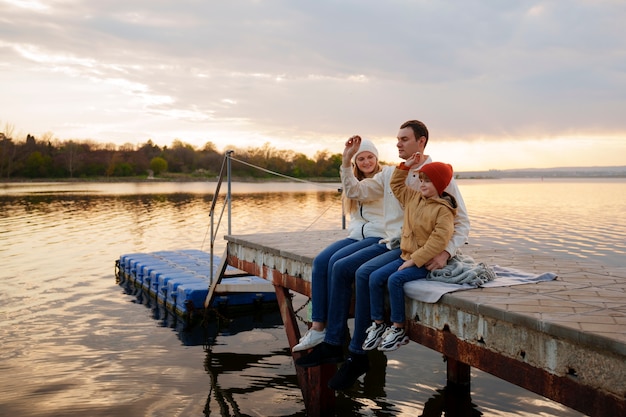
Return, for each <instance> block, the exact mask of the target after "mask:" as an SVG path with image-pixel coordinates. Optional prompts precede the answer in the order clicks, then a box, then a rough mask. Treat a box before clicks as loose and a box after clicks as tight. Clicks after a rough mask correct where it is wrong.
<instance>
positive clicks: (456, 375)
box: [446, 356, 472, 390]
mask: <svg viewBox="0 0 626 417" xmlns="http://www.w3.org/2000/svg"><path fill="white" fill-rule="evenodd" d="M446 369H447V372H448V376H447V382H448V385H450V384H452V385H454V386H455V387H458V388H461V387H462V388H467V389H468V390H469V388H470V378H471V376H470V374H471V369H472V368H471V367H470V366H469V365H468V364H466V363H463V362H461V361H458V360H456V359H454V358H451V357H449V356H447V357H446Z"/></svg>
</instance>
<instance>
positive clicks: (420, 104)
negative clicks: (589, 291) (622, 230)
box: [0, 0, 626, 171]
mask: <svg viewBox="0 0 626 417" xmlns="http://www.w3.org/2000/svg"><path fill="white" fill-rule="evenodd" d="M625 22H626V1H623V0H568V1H566V0H562V1H523V0H522V1H495V0H459V1H453V0H449V1H432V0H412V1H410V0H390V1H380V0H376V1H374V0H358V1H357V0H347V1H339V0H337V1H328V0H315V1H302V0H301V1H297V0H290V1H287V0H256V1H252V0H249V1H243V0H228V1H218V0H203V1H199V0H195V1H191V0H180V1H162V0H149V1H148V0H125V1H119V0H106V1H86V0H82V1H81V0H50V1H48V0H0V86H1V91H2V100H1V101H0V131H1V132H10V133H12V137H13V138H14V139H23V138H25V136H26V134H32V135H34V136H35V137H37V138H40V137H44V136H45V137H52V138H58V139H61V140H69V139H73V140H93V141H96V142H103V143H114V144H118V145H120V144H125V143H132V144H142V143H145V142H147V141H148V140H152V141H153V142H154V143H156V144H158V145H161V146H164V145H171V144H172V142H173V141H174V140H175V139H180V140H181V141H183V142H185V143H189V144H192V145H194V146H198V147H201V146H203V145H204V144H205V143H206V142H209V141H210V142H213V143H214V144H215V145H216V146H217V148H218V150H220V151H223V150H226V149H228V148H229V147H230V146H237V147H240V148H246V147H249V146H263V145H264V144H265V143H269V144H270V146H272V147H274V148H276V149H290V150H294V151H297V152H302V153H305V154H307V155H309V156H311V157H312V156H313V155H314V154H315V152H316V151H320V150H327V151H329V152H331V153H338V152H341V151H342V150H343V143H344V141H345V140H346V139H347V138H348V137H349V136H351V135H353V134H360V135H362V136H364V137H367V138H369V139H372V140H373V141H374V142H375V143H376V144H377V145H378V147H379V149H380V155H381V159H383V160H385V161H387V162H397V161H398V157H397V151H396V148H395V143H396V142H395V137H396V134H397V132H398V127H399V126H400V124H401V123H402V122H404V121H406V120H408V119H420V120H422V121H423V122H425V123H426V125H427V126H428V127H429V129H430V132H431V140H430V142H429V144H428V147H427V148H426V150H427V153H429V154H430V155H431V156H432V157H433V159H435V160H439V161H445V162H449V163H451V164H452V165H453V166H454V167H455V169H456V170H457V171H467V170H488V169H509V168H545V167H567V166H612V165H626V24H625Z"/></svg>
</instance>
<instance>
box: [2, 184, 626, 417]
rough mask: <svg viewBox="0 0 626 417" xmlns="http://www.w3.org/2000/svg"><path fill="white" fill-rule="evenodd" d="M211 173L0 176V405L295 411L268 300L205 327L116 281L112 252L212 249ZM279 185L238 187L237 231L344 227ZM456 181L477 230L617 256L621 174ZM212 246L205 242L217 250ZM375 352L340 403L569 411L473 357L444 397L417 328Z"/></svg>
mask: <svg viewBox="0 0 626 417" xmlns="http://www.w3.org/2000/svg"><path fill="white" fill-rule="evenodd" d="M212 187H213V186H212V185H211V186H207V184H185V185H178V184H170V185H163V184H160V185H157V184H151V185H141V186H135V185H132V184H127V185H122V184H110V185H100V184H89V185H87V184H81V185H80V187H79V186H71V187H70V186H67V187H66V185H63V186H62V187H61V189H60V190H58V191H59V193H57V192H56V189H55V187H54V186H51V185H46V186H45V187H43V188H44V189H40V190H38V191H37V192H31V191H32V188H31V187H30V186H24V187H22V188H20V186H11V187H10V188H11V189H10V190H9V191H7V190H6V188H0V257H1V259H2V261H3V264H2V268H1V269H0V300H1V302H2V311H1V315H2V320H0V335H1V337H0V365H1V366H2V369H3V372H2V373H0V386H1V387H2V392H0V415H19V416H21V417H30V416H37V417H46V416H54V415H63V416H66V417H68V416H84V415H89V416H92V417H100V416H103V417H104V416H106V417H111V416H114V417H116V416H119V417H122V416H127V415H133V416H164V415H194V416H197V415H202V413H203V412H205V411H206V412H205V414H206V415H208V412H209V411H210V412H211V413H212V414H211V415H215V414H218V413H222V410H224V411H223V413H231V414H236V413H239V414H241V415H275V416H280V415H304V406H303V402H302V397H301V392H300V389H299V387H298V385H297V381H296V378H295V372H294V365H293V361H292V359H291V355H290V353H289V351H288V348H287V346H286V337H285V332H284V329H283V328H282V325H280V319H279V317H278V315H276V316H273V315H272V314H270V313H263V314H262V315H260V316H254V315H249V316H248V317H237V318H236V319H233V321H232V322H228V321H226V320H223V321H222V322H219V323H218V322H217V321H214V322H212V323H211V325H210V326H208V327H202V326H199V325H197V324H196V323H191V324H190V323H185V322H184V321H181V320H180V319H179V318H176V317H172V316H170V315H168V314H167V312H166V311H165V310H164V309H162V306H159V305H158V304H152V302H151V301H150V299H149V298H145V296H144V295H142V294H138V293H134V292H131V291H127V290H125V289H124V288H123V287H121V286H120V285H118V283H115V277H114V262H115V260H116V259H118V258H119V256H120V255H121V254H124V253H133V252H144V253H145V252H154V251H159V250H169V249H185V248H192V249H203V250H208V241H207V232H208V229H209V227H208V226H209V217H208V210H209V208H210V204H211V195H212V191H213V189H212ZM281 187H284V188H285V189H287V188H288V187H287V186H283V185H282V184H281ZM289 187H293V188H294V189H296V190H297V191H295V192H278V193H277V192H270V191H268V190H266V189H264V188H263V186H262V185H261V184H254V185H246V188H245V192H243V190H244V188H241V189H238V190H237V191H236V196H235V198H234V199H233V204H232V208H233V215H234V217H233V219H232V230H233V234H245V233H262V232H276V231H286V232H299V231H302V230H306V229H315V230H326V229H337V228H339V227H340V226H341V201H340V198H339V194H338V193H337V192H336V191H335V190H324V191H320V190H313V189H311V190H309V191H306V192H304V191H302V190H301V189H300V188H296V187H301V185H300V184H296V185H290V186H289ZM460 187H461V191H462V193H463V196H464V198H465V202H466V204H467V206H468V210H469V214H470V219H471V221H472V233H471V244H473V245H504V246H507V247H514V248H515V249H516V250H519V251H529V252H532V251H542V252H545V253H552V254H554V255H555V256H565V257H568V256H571V257H576V258H577V259H580V258H584V259H589V261H590V262H601V263H602V264H603V265H605V266H607V267H609V268H610V267H626V264H625V262H626V257H625V256H624V254H626V218H625V216H626V192H625V191H626V181H623V180H622V181H621V182H618V181H609V182H607V183H606V184H604V183H598V182H585V181H584V180H581V181H579V182H578V183H573V182H558V183H556V182H550V181H544V182H543V183H540V184H537V183H533V182H530V181H527V182H515V181H507V182H499V181H491V182H489V181H482V182H481V181H476V182H470V181H462V182H461V183H460ZM40 191H43V192H40ZM83 191H84V193H83ZM283 191H284V190H283ZM596 191H597V192H599V195H598V194H590V193H596ZM607 196H610V200H609V202H610V204H607V198H608V197H607ZM220 227H221V228H220V230H219V232H218V236H221V235H223V234H225V233H226V228H225V224H224V223H222V225H221V226H220ZM224 247H225V243H224V242H223V241H222V240H218V242H216V250H217V251H218V253H219V254H221V252H222V251H223V249H224ZM297 301H298V303H300V304H299V305H301V304H302V303H304V302H305V301H306V300H301V299H298V300H297ZM294 306H295V307H298V305H294ZM301 316H302V317H304V316H306V312H305V311H302V312H301ZM277 323H278V324H277ZM211 326H213V327H211ZM301 331H304V323H301ZM213 335H216V336H213ZM205 344H206V345H207V346H210V352H206V351H205V348H204V347H203V346H204V345H205ZM208 355H210V360H209V359H208ZM372 361H373V369H372V371H371V372H370V373H369V374H368V375H367V376H366V377H365V378H364V379H362V380H361V381H360V382H359V383H358V384H357V385H356V386H355V387H354V388H353V389H352V390H350V391H348V392H346V393H343V394H340V395H339V396H338V398H337V400H338V401H337V403H338V406H339V407H341V410H343V411H345V413H344V414H340V415H357V416H364V415H416V414H418V415H419V414H420V413H423V415H428V414H427V413H434V415H438V414H437V413H439V415H442V413H446V415H448V414H449V413H452V412H455V411H454V410H453V409H452V408H451V407H452V405H453V404H452V403H457V402H458V403H459V404H466V405H467V404H471V406H469V408H468V409H467V412H469V413H470V414H469V415H477V414H475V411H476V409H478V410H479V411H480V412H482V413H484V414H485V415H507V414H509V415H510V414H515V415H520V416H534V415H545V416H578V415H580V413H576V412H575V411H572V410H570V409H567V408H565V407H562V406H560V405H559V404H557V403H554V402H551V401H548V400H545V399H543V398H541V397H538V396H536V395H534V394H532V393H529V392H528V391H525V390H522V389H520V388H518V387H515V386H512V385H510V384H507V383H504V382H503V381H501V380H498V379H496V378H494V377H491V376H489V375H486V374H484V373H481V372H478V371H475V372H474V371H473V372H472V395H471V400H470V398H469V397H468V396H464V395H462V396H460V397H459V398H456V399H454V397H451V396H449V392H448V391H449V390H448V389H447V388H446V387H445V380H446V378H445V364H444V363H443V361H442V358H441V356H440V355H439V354H438V353H436V352H434V351H431V350H428V349H426V348H424V347H421V346H419V345H417V344H414V343H410V344H409V345H407V346H404V347H402V348H401V349H399V350H398V351H396V352H395V353H391V354H389V355H387V356H384V355H381V356H379V357H374V358H373V359H372ZM238 362H241V363H242V364H243V365H238ZM205 363H208V365H207V369H206V370H205V369H204V368H203V364H205ZM242 367H243V369H241V368H242ZM215 378H216V379H215ZM212 380H213V381H214V383H215V384H214V385H212V382H211V381H212ZM218 387H219V390H220V391H219V395H221V396H222V397H221V398H222V399H221V400H220V401H222V403H223V404H226V406H227V407H225V408H222V407H223V405H222V406H220V405H219V404H218V400H217V397H216V394H215V393H216V389H217V388H218ZM450 395H451V394H450ZM468 401H471V402H470V403H468ZM476 404H477V405H478V407H476ZM442 410H443V411H442ZM459 412H460V411H459ZM222 415H230V414H222ZM461 415H462V414H461Z"/></svg>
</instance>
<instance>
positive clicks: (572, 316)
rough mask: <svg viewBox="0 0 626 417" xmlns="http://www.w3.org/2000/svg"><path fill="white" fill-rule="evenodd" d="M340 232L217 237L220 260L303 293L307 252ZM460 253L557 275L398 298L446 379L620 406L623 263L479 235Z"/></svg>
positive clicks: (624, 380) (617, 410)
mask: <svg viewBox="0 0 626 417" xmlns="http://www.w3.org/2000/svg"><path fill="white" fill-rule="evenodd" d="M345 234H346V233H345V231H343V230H331V231H312V232H302V233H294V232H286V233H263V234H254V235H237V236H226V237H225V239H226V240H227V242H228V243H227V259H228V264H229V265H232V266H234V267H236V268H239V269H242V270H244V271H246V272H248V273H250V274H253V275H257V276H260V277H262V278H265V279H267V280H269V281H271V282H272V283H273V284H274V285H276V286H279V287H282V288H287V289H289V290H292V291H296V292H298V293H300V294H303V295H306V296H310V280H311V264H312V260H313V258H314V257H315V255H317V253H319V252H320V251H321V250H322V249H323V248H324V247H326V246H327V245H328V244H330V243H331V242H333V241H335V240H338V239H340V238H343V237H345ZM463 253H464V254H466V255H470V256H472V257H473V258H474V259H475V260H476V261H477V262H484V263H486V264H488V265H500V266H503V267H509V268H515V269H518V270H521V271H525V272H532V273H537V274H540V273H544V272H553V273H555V274H557V275H558V277H557V279H556V280H554V281H548V282H541V283H532V284H522V285H514V286H509V287H493V288H477V289H471V290H464V291H458V292H453V293H448V294H446V295H444V296H443V297H442V298H441V300H439V301H438V302H437V303H424V302H420V301H416V300H413V299H408V298H407V305H406V308H407V317H408V318H410V319H409V320H408V323H407V324H408V329H409V335H410V337H411V340H413V341H415V342H417V343H421V344H423V345H424V346H427V347H430V348H432V349H435V350H437V351H439V352H441V353H443V354H444V355H445V356H446V358H447V359H448V361H447V362H448V365H447V366H448V381H449V382H453V383H461V384H463V383H466V384H468V386H469V367H470V366H473V367H476V368H478V369H481V370H483V371H485V372H488V373H490V374H492V375H495V376H497V377H499V378H502V379H504V380H507V381H509V382H512V383H514V384H516V385H519V386H521V387H524V388H526V389H528V390H530V391H533V392H536V393H538V394H541V395H543V396H545V397H547V398H550V399H552V400H554V401H557V402H560V403H562V404H564V405H567V406H568V407H571V408H574V409H576V410H578V411H581V412H583V413H585V414H588V415H592V416H595V415H597V416H617V415H626V268H614V267H606V266H604V265H602V264H600V263H592V262H589V261H587V260H584V259H574V258H573V257H572V258H570V257H557V256H554V255H551V254H545V253H542V252H541V251H537V253H533V254H529V253H527V252H525V253H522V252H519V251H516V250H515V248H504V247H498V246H497V245H490V244H480V243H472V244H470V245H466V247H464V248H463ZM285 324H286V325H287V323H285ZM289 331H292V332H293V331H294V329H288V332H289ZM295 332H296V335H297V334H299V331H298V330H297V329H295ZM289 339H290V345H293V343H292V341H293V340H294V337H289ZM303 392H304V390H303Z"/></svg>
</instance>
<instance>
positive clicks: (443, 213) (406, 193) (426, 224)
mask: <svg viewBox="0 0 626 417" xmlns="http://www.w3.org/2000/svg"><path fill="white" fill-rule="evenodd" d="M407 174H408V171H406V170H402V169H398V168H396V169H395V171H394V172H393V175H392V176H391V190H392V191H393V193H394V195H395V196H396V198H397V199H398V201H399V202H400V204H401V205H402V206H403V207H404V223H403V225H402V239H401V241H400V249H401V250H402V254H401V255H400V257H401V258H402V259H404V260H405V261H408V260H409V259H412V260H413V262H415V265H417V266H419V267H421V266H424V264H425V263H426V262H428V261H429V260H431V259H432V258H433V257H434V256H435V255H438V254H439V253H441V251H443V250H445V249H446V246H447V244H448V241H449V240H450V238H451V237H452V234H453V233H454V216H455V214H456V200H455V199H454V197H453V196H451V195H450V194H447V193H445V192H444V194H443V196H442V197H433V198H424V197H423V196H422V193H420V192H419V191H416V190H413V189H411V188H409V187H407V186H406V184H405V181H406V177H407Z"/></svg>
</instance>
